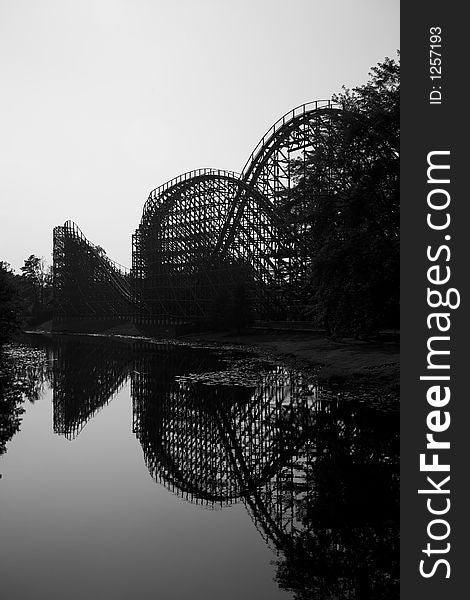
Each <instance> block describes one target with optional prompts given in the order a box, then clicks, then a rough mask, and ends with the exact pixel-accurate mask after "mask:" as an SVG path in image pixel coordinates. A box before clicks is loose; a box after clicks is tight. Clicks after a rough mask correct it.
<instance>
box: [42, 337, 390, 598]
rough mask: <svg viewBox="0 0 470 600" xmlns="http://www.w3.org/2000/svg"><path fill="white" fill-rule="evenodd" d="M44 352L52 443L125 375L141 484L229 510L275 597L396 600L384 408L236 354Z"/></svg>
mask: <svg viewBox="0 0 470 600" xmlns="http://www.w3.org/2000/svg"><path fill="white" fill-rule="evenodd" d="M41 343H42V342H41ZM47 346H48V353H49V362H48V363H47V366H45V367H44V369H43V371H44V373H45V375H43V377H47V378H48V379H49V380H50V381H51V384H52V388H53V405H54V407H53V415H54V416H53V418H54V431H55V432H56V433H58V434H60V435H64V436H66V437H67V438H69V439H73V438H74V437H75V436H76V435H77V434H78V433H79V432H80V431H81V430H82V429H83V427H84V426H85V425H86V423H87V422H88V421H89V420H90V419H91V418H92V417H93V415H94V414H96V412H97V411H98V410H99V409H100V408H101V407H103V406H104V405H105V404H106V403H108V402H109V401H110V400H111V399H112V397H113V396H114V395H115V394H116V392H117V391H118V390H119V388H120V387H121V386H122V385H123V384H124V383H125V382H126V380H127V379H130V383H131V396H132V402H133V430H134V433H135V435H136V437H137V439H138V440H139V442H140V444H141V446H142V449H143V454H144V459H145V463H146V465H147V468H148V470H149V472H150V474H151V476H152V477H153V478H154V479H155V480H156V481H158V482H160V483H161V484H163V485H165V486H166V487H167V488H168V489H170V490H171V491H173V492H174V493H175V494H178V495H179V496H182V497H183V498H185V499H186V500H188V501H190V502H195V503H201V504H204V505H205V506H207V507H210V508H223V507H224V506H226V505H229V504H231V503H234V502H243V503H244V505H245V507H246V509H247V511H248V512H249V514H250V516H251V518H252V520H253V522H254V525H255V526H256V528H257V529H258V531H259V532H260V534H261V535H262V536H263V538H264V539H265V541H266V543H268V544H269V545H270V546H271V547H273V548H274V549H275V550H276V552H277V557H278V558H277V561H276V572H277V574H276V580H277V582H278V584H279V586H280V587H282V588H284V589H286V590H291V591H292V593H293V597H295V598H299V599H300V598H302V599H303V598H305V599H306V598H318V599H320V598H321V599H323V598H325V599H326V598H357V599H361V600H364V599H367V598H373V599H374V600H376V599H380V598H384V599H385V598H393V597H398V590H397V581H398V524H397V523H398V415H397V413H396V412H394V411H385V410H382V409H380V408H378V407H377V405H375V406H372V405H371V403H370V402H368V401H364V402H362V401H361V398H360V397H358V398H356V399H354V400H352V399H348V400H345V399H344V398H341V397H338V390H336V391H334V392H333V391H332V390H331V389H328V388H325V387H322V386H320V385H318V383H317V381H316V380H315V378H314V377H313V376H312V375H311V374H308V373H304V372H299V371H296V370H293V369H289V368H285V367H282V366H273V365H268V364H261V363H257V362H256V361H254V360H250V359H247V358H246V357H242V356H241V355H236V354H233V355H232V356H229V357H227V356H225V355H223V354H221V353H219V352H216V351H209V350H204V349H198V348H191V347H184V346H183V347H182V346H174V345H155V344H150V343H147V342H144V341H139V340H136V341H133V342H130V341H129V340H128V341H125V340H121V341H114V342H111V341H109V340H107V339H105V338H99V337H96V338H93V337H81V336H80V337H78V336H77V337H68V338H62V339H61V338H53V339H52V340H49V341H48V342H47ZM31 379H32V380H34V381H35V382H36V383H35V385H37V381H38V378H37V377H36V375H35V374H34V373H31ZM340 395H341V394H340Z"/></svg>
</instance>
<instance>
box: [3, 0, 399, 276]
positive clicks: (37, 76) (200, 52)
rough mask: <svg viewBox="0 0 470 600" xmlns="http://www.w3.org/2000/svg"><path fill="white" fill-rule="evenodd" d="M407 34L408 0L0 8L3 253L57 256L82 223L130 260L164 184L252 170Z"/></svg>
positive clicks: (9, 0) (63, 1)
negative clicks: (297, 120)
mask: <svg viewBox="0 0 470 600" xmlns="http://www.w3.org/2000/svg"><path fill="white" fill-rule="evenodd" d="M399 35H400V33H399V0H328V1H326V0H236V1H235V0H232V1H229V0H164V1H163V0H0V78H1V79H0V81H1V87H0V90H1V91H0V260H4V261H7V262H9V263H10V264H11V265H12V267H13V268H15V269H16V270H19V268H20V267H21V266H22V265H23V261H24V259H25V258H27V257H28V256H29V255H30V254H35V255H37V256H41V257H44V258H45V260H46V262H47V263H50V262H51V260H52V257H51V253H52V228H53V227H54V226H55V225H62V224H63V223H64V221H66V220H68V219H71V220H73V221H75V222H76V223H77V224H78V226H79V227H80V228H81V229H82V231H83V233H84V234H85V236H86V237H87V238H88V239H89V240H90V241H92V242H94V243H95V244H99V245H100V246H102V247H103V248H104V249H105V250H106V252H107V254H108V255H109V256H110V257H111V258H112V259H114V260H116V261H118V262H120V263H122V264H124V265H126V266H130V263H131V234H132V233H133V232H134V230H135V229H136V228H137V226H138V224H139V221H140V217H141V214H142V208H143V205H144V203H145V200H146V199H147V197H148V194H149V192H150V191H151V190H152V189H154V188H156V187H158V186H159V185H161V184H163V183H165V182H166V181H168V180H169V179H172V178H173V177H176V176H177V175H179V174H181V173H184V172H185V171H190V170H192V169H197V168H202V167H213V168H220V169H227V170H231V171H241V169H242V167H243V165H244V163H245V161H246V159H247V158H248V156H249V154H250V153H251V151H252V149H253V148H254V147H255V146H256V144H257V143H258V141H259V139H260V138H261V137H262V136H263V134H264V133H265V131H266V130H267V129H268V128H269V127H270V126H271V125H272V123H274V122H275V121H276V120H277V119H278V118H279V117H280V116H282V115H283V114H284V113H285V112H287V111H288V110H290V109H291V108H293V107H294V106H298V105H299V104H302V103H304V102H309V101H311V100H321V99H327V98H330V97H331V95H332V94H334V93H335V92H339V91H341V87H342V86H343V85H345V86H347V87H354V86H356V85H360V84H362V83H365V82H366V81H367V77H368V72H369V70H370V67H371V66H373V65H375V64H376V63H378V62H380V61H382V60H383V59H384V58H385V57H386V56H389V57H394V56H395V55H396V50H397V49H398V48H399V47H400V41H399Z"/></svg>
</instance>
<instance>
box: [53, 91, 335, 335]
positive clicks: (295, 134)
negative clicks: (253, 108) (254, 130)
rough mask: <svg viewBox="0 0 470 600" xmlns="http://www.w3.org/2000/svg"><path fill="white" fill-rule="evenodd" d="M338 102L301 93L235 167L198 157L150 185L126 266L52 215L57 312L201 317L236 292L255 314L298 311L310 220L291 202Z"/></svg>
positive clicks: (174, 319) (139, 318) (178, 319)
mask: <svg viewBox="0 0 470 600" xmlns="http://www.w3.org/2000/svg"><path fill="white" fill-rule="evenodd" d="M340 113H341V108H340V106H339V105H337V104H335V103H334V102H332V101H330V100H324V101H315V102H311V103H308V104H303V105H301V106H299V107H297V108H295V109H293V110H291V111H290V112H288V113H286V114H285V115H284V116H283V117H281V118H280V119H279V120H278V121H277V122H276V123H275V124H274V125H273V126H272V127H271V128H270V129H269V131H268V132H267V133H266V134H265V135H264V136H263V138H262V139H261V140H260V142H259V143H258V145H257V146H256V148H255V149H254V150H253V152H252V153H251V154H250V156H249V158H248V160H247V162H246V164H245V166H244V168H243V170H242V172H241V173H235V172H231V171H223V170H217V169H198V170H195V171H190V172H187V173H184V174H182V175H180V176H179V177H176V178H175V179H172V180H171V181H168V182H167V183H165V184H163V185H161V186H160V187H158V188H156V189H154V190H152V191H151V192H150V195H149V197H148V199H147V201H146V203H145V205H144V208H143V214H142V218H141V221H140V224H139V226H138V228H137V230H136V231H135V233H134V235H133V236H132V268H131V269H130V270H128V269H126V268H125V267H123V266H122V265H119V264H117V263H116V262H114V261H112V260H111V259H110V258H108V256H106V254H105V253H104V251H103V250H102V249H101V248H100V247H99V246H96V245H94V244H92V243H91V242H90V241H89V240H88V239H87V238H86V237H85V236H84V235H83V233H82V232H81V231H80V229H79V228H78V226H77V225H75V223H73V222H72V221H67V222H66V223H65V224H64V225H63V226H59V227H55V228H54V233H53V246H54V250H53V257H54V267H53V273H54V303H55V310H56V317H57V318H58V319H59V320H60V319H67V318H74V319H75V318H79V319H90V318H91V319H119V320H128V321H133V322H135V323H142V324H146V323H147V324H150V325H151V324H170V325H171V324H173V325H178V324H197V323H200V324H204V323H205V324H208V323H213V322H214V320H216V319H217V316H218V315H219V316H220V314H222V313H223V311H224V310H230V306H232V307H234V306H237V307H238V308H239V307H240V305H242V304H245V305H246V306H248V307H249V310H250V313H251V315H252V316H253V317H256V318H263V319H272V320H275V319H284V318H286V315H287V314H289V315H290V318H292V315H293V314H294V315H295V313H296V310H297V311H298V313H299V315H300V306H298V305H299V300H298V297H297V292H298V290H301V289H302V287H304V286H305V283H304V282H305V278H306V275H307V268H308V262H309V261H308V252H307V249H306V248H305V247H304V244H303V242H302V240H303V239H304V237H305V228H306V227H307V225H306V224H305V223H302V222H301V220H300V219H299V218H298V217H296V216H295V215H298V214H299V213H300V210H292V209H289V208H286V207H289V206H292V201H290V199H291V198H292V191H293V190H294V188H295V185H296V183H297V182H298V181H299V180H300V179H301V178H302V176H303V174H304V173H303V171H302V164H303V165H304V167H305V162H306V161H305V157H306V156H307V155H308V154H309V153H311V152H314V151H318V150H319V149H321V148H322V147H323V146H325V139H326V137H327V136H331V135H334V130H335V128H336V127H337V126H338V125H337V124H338V117H339V115H340ZM294 164H295V165H296V167H295V169H294V167H293V165H294ZM289 201H290V202H289ZM297 208H298V207H297ZM302 234H304V235H302ZM296 307H298V308H296Z"/></svg>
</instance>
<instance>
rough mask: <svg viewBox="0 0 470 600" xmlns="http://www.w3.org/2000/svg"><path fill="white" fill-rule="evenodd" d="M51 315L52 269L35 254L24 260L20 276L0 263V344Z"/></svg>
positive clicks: (7, 265)
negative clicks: (22, 329)
mask: <svg viewBox="0 0 470 600" xmlns="http://www.w3.org/2000/svg"><path fill="white" fill-rule="evenodd" d="M52 314H53V311H52V267H46V265H45V261H44V259H43V258H39V257H37V256H35V255H34V254H31V255H30V256H29V257H28V258H27V259H26V260H25V261H24V265H23V266H22V267H21V273H15V272H14V271H13V269H12V268H11V266H10V265H9V264H8V263H7V262H5V261H0V344H1V343H4V342H5V341H7V340H8V339H9V338H10V337H11V336H12V335H14V334H15V333H16V332H17V331H19V330H20V329H21V328H23V327H27V326H34V325H37V324H38V323H41V322H43V321H46V320H47V319H50V318H52Z"/></svg>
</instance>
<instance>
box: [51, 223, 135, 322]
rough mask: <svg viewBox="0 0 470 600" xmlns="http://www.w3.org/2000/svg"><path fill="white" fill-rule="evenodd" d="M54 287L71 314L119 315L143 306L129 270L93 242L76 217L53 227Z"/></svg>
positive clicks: (56, 294)
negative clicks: (76, 221) (79, 225)
mask: <svg viewBox="0 0 470 600" xmlns="http://www.w3.org/2000/svg"><path fill="white" fill-rule="evenodd" d="M53 274H54V290H55V300H56V302H57V303H58V305H59V307H60V308H61V309H62V312H64V313H66V314H68V315H70V316H84V315H91V316H116V315H125V314H133V313H134V312H135V310H136V309H137V308H140V307H139V305H138V302H137V300H136V298H135V293H134V291H133V288H132V286H131V283H130V271H129V269H126V267H124V266H123V265H120V264H119V263H117V262H115V261H113V260H111V259H110V258H109V257H108V256H107V255H106V254H105V252H104V251H103V250H102V249H101V248H99V247H98V246H96V245H95V244H93V243H92V242H90V241H89V240H88V239H87V238H86V237H85V236H84V235H83V233H82V231H81V230H80V228H79V227H78V226H77V225H76V224H75V223H74V222H73V221H66V223H65V224H64V225H63V226H61V227H55V228H54V271H53Z"/></svg>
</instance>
